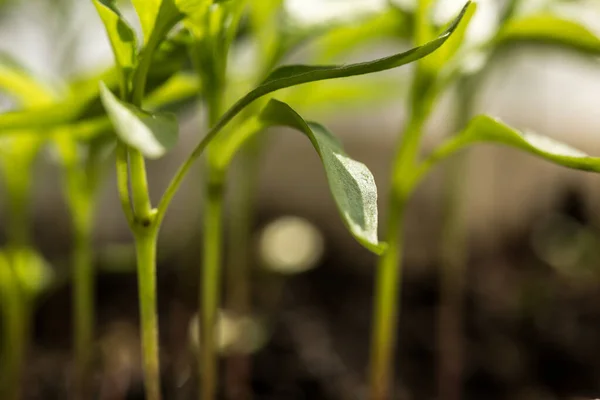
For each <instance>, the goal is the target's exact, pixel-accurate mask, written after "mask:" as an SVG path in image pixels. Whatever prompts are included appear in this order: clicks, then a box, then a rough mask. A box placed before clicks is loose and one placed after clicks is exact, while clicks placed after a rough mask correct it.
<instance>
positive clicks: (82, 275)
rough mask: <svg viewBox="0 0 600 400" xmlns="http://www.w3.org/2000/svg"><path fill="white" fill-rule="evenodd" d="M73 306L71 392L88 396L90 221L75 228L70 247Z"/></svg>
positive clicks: (91, 338) (91, 334) (91, 311)
mask: <svg viewBox="0 0 600 400" xmlns="http://www.w3.org/2000/svg"><path fill="white" fill-rule="evenodd" d="M72 268H73V307H74V316H73V318H74V323H73V326H74V337H75V364H76V366H77V376H76V378H75V384H76V388H75V393H76V396H77V398H79V399H86V398H89V389H90V388H89V383H90V382H89V381H90V379H89V378H90V376H91V361H92V354H93V351H92V349H93V343H94V315H95V312H94V268H93V259H92V243H91V224H86V226H80V227H76V228H75V237H74V248H73V267H72Z"/></svg>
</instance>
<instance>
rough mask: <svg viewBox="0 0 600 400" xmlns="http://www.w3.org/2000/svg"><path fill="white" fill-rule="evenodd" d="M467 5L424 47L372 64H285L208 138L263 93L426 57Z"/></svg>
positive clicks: (232, 110) (453, 27)
mask: <svg viewBox="0 0 600 400" xmlns="http://www.w3.org/2000/svg"><path fill="white" fill-rule="evenodd" d="M469 4H470V3H467V5H466V6H465V7H464V8H463V9H462V11H461V12H460V14H459V15H458V16H457V17H456V18H455V19H454V21H453V22H452V24H450V26H449V27H448V29H447V30H446V31H444V32H443V33H442V34H441V35H440V36H438V37H437V38H436V39H434V40H432V41H431V42H429V43H427V44H425V45H423V46H419V47H415V48H413V49H411V50H409V51H407V52H404V53H400V54H395V55H392V56H389V57H384V58H380V59H377V60H374V61H367V62H362V63H356V64H348V65H330V66H313V65H287V66H283V67H280V68H277V69H276V70H274V71H273V72H272V73H271V74H270V75H269V76H268V77H267V78H266V79H265V80H264V81H263V82H262V83H261V84H260V85H259V86H258V87H256V88H255V89H254V90H252V91H250V92H249V93H248V94H246V95H245V96H244V97H242V98H241V99H240V100H238V101H237V102H236V103H235V104H234V105H233V106H232V107H231V108H230V109H229V110H228V111H227V112H226V113H225V114H224V115H223V117H222V118H221V119H220V120H219V121H218V122H217V124H216V125H215V126H214V127H213V128H212V129H211V131H210V132H209V135H215V134H216V133H217V132H218V131H219V130H221V129H222V128H223V127H224V126H225V125H226V124H227V123H228V122H229V121H230V120H231V119H233V118H234V117H235V116H236V115H237V114H238V113H240V112H241V111H242V110H243V109H244V108H245V107H246V106H248V105H249V104H250V103H252V102H253V101H255V100H256V99H259V98H260V97H262V96H264V95H266V94H269V93H272V92H275V91H277V90H280V89H285V88H288V87H292V86H296V85H301V84H304V83H309V82H316V81H322V80H327V79H336V78H345V77H350V76H357V75H366V74H371V73H375V72H381V71H385V70H388V69H392V68H397V67H400V66H402V65H405V64H408V63H410V62H413V61H416V60H419V59H421V58H423V57H425V56H427V55H429V54H430V53H432V52H434V51H435V50H437V49H438V48H439V47H440V46H442V45H443V44H444V43H445V42H446V41H447V40H448V38H449V37H450V36H451V35H452V33H453V32H454V31H455V30H456V28H457V27H458V25H459V24H460V22H461V20H462V18H463V16H464V14H465V13H466V12H467V8H468V5H469Z"/></svg>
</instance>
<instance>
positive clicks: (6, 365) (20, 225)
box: [0, 57, 52, 400]
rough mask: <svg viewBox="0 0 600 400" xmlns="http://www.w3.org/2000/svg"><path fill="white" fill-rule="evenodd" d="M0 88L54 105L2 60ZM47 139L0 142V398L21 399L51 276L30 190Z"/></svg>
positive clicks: (29, 136) (18, 98)
mask: <svg viewBox="0 0 600 400" xmlns="http://www.w3.org/2000/svg"><path fill="white" fill-rule="evenodd" d="M2 61H3V67H1V68H0V85H2V87H3V88H4V89H5V92H6V93H7V94H8V95H9V96H10V97H11V98H12V99H13V100H14V101H15V102H16V103H18V104H21V105H22V106H36V105H40V104H45V103H47V102H49V101H51V99H52V95H51V93H50V91H49V90H48V89H47V88H42V87H41V86H40V85H37V84H36V83H35V82H34V81H33V80H32V79H31V77H30V74H29V72H28V71H26V70H25V69H24V68H23V67H22V66H20V65H19V64H18V63H16V62H15V61H13V60H11V59H9V58H8V57H2ZM44 141H45V139H44V138H42V137H40V136H38V135H35V134H34V133H32V132H30V131H22V132H19V133H18V134H11V135H4V136H3V137H2V145H1V146H2V151H0V171H1V172H2V180H3V184H4V191H5V193H6V194H7V207H6V211H5V213H6V216H7V219H8V223H7V237H8V243H7V245H6V246H5V248H4V249H3V250H2V252H1V254H0V304H1V306H2V307H1V309H2V314H3V317H4V323H3V325H2V326H3V332H2V337H3V338H4V339H3V343H2V355H3V357H2V360H1V364H0V396H1V397H2V398H6V399H9V400H17V399H19V398H20V397H21V381H22V373H23V368H24V365H25V359H26V355H27V350H28V347H29V340H30V333H31V330H30V325H31V316H32V310H33V303H34V300H35V298H36V296H37V295H38V294H39V293H41V292H42V291H43V289H44V288H45V286H46V283H47V282H48V277H49V270H48V268H47V266H46V265H45V263H44V261H43V259H42V258H41V257H40V256H39V255H38V254H37V253H36V252H35V250H34V249H33V248H32V238H31V212H30V205H31V189H32V188H31V186H32V181H33V168H34V165H35V161H36V158H37V155H38V153H39V151H40V149H41V147H42V145H43V143H44Z"/></svg>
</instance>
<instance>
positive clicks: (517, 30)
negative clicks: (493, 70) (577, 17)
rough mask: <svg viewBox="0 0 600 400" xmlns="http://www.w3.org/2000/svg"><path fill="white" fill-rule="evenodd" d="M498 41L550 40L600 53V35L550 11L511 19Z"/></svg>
mask: <svg viewBox="0 0 600 400" xmlns="http://www.w3.org/2000/svg"><path fill="white" fill-rule="evenodd" d="M496 41H497V42H498V43H505V42H546V43H550V44H558V45H562V46H565V47H567V48H573V49H576V50H579V51H582V52H585V53H590V54H594V55H598V54H600V38H599V37H598V36H597V35H596V34H595V33H594V32H592V31H591V30H590V29H588V28H587V27H585V26H584V25H582V24H581V23H579V22H576V21H573V20H569V19H565V18H563V17H561V16H558V15H553V14H550V13H544V14H536V15H529V16H524V17H521V18H515V19H512V20H510V21H509V22H508V23H507V24H506V25H505V26H504V27H503V28H502V29H501V30H500V32H499V33H498V35H497V37H496Z"/></svg>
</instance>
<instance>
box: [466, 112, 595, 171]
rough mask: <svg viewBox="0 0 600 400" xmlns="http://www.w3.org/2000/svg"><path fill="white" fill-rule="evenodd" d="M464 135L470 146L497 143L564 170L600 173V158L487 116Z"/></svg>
mask: <svg viewBox="0 0 600 400" xmlns="http://www.w3.org/2000/svg"><path fill="white" fill-rule="evenodd" d="M461 136H462V137H463V140H465V141H467V142H469V143H474V142H496V143H500V144H504V145H507V146H511V147H514V148H517V149H520V150H524V151H526V152H528V153H531V154H534V155H537V156H539V157H541V158H543V159H545V160H548V161H551V162H553V163H555V164H559V165H562V166H564V167H568V168H573V169H581V170H586V171H595V172H600V158H596V157H590V156H589V155H587V154H585V153H584V152H582V151H580V150H577V149H574V148H572V147H570V146H568V145H566V144H564V143H561V142H559V141H557V140H554V139H552V138H549V137H547V136H543V135H538V134H536V133H533V132H520V131H518V130H515V129H513V128H511V127H510V126H508V125H506V124H504V123H503V122H501V121H500V120H498V119H495V118H492V117H489V116H487V115H481V116H478V117H475V118H474V119H473V120H472V121H471V122H470V123H469V125H468V126H467V129H466V130H465V131H464V132H463V133H462V134H461Z"/></svg>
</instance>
